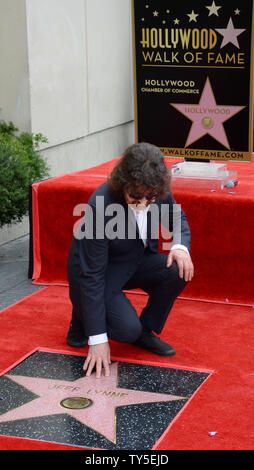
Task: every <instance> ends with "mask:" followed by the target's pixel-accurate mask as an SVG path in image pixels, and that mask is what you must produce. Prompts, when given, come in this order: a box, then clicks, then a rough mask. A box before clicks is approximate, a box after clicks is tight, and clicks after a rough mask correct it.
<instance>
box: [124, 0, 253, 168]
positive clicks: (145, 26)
mask: <svg viewBox="0 0 254 470" xmlns="http://www.w3.org/2000/svg"><path fill="white" fill-rule="evenodd" d="M132 2H133V5H132V6H133V43H134V72H135V98H136V103H135V113H136V115H135V123H136V141H137V142H149V143H152V144H154V145H157V146H158V147H159V148H160V149H161V150H162V152H163V154H164V155H165V156H171V157H179V158H185V159H188V158H191V159H193V160H233V161H251V155H252V137H253V120H252V114H253V96H252V95H253V70H252V66H253V0H241V1H240V0H237V1H234V2H232V1H230V0H207V1H204V0H192V1H189V0H188V1H187V0H178V1H175V2H172V1H170V0H132Z"/></svg>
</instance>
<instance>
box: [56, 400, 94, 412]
mask: <svg viewBox="0 0 254 470" xmlns="http://www.w3.org/2000/svg"><path fill="white" fill-rule="evenodd" d="M92 404H93V401H92V400H90V399H89V398H85V397H69V398H65V399H64V400H62V401H61V402H60V406H62V407H63V408H67V409H69V410H82V409H83V408H88V407H89V406H91V405H92Z"/></svg>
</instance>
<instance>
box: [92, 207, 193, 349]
mask: <svg viewBox="0 0 254 470" xmlns="http://www.w3.org/2000/svg"><path fill="white" fill-rule="evenodd" d="M130 207H131V209H132V210H133V212H134V213H135V217H136V221H137V225H138V229H139V234H140V237H141V239H142V240H143V243H144V245H145V247H146V246H147V212H148V211H149V208H150V205H149V206H147V207H145V208H142V209H141V210H140V209H138V208H137V207H135V206H134V205H130ZM172 250H184V251H185V252H186V253H188V254H189V250H188V248H187V247H186V246H184V245H180V244H176V245H174V244H173V245H172V247H171V251H172ZM107 341H108V336H107V333H101V334H99V335H93V336H89V339H88V344H89V346H91V345H95V344H101V343H107Z"/></svg>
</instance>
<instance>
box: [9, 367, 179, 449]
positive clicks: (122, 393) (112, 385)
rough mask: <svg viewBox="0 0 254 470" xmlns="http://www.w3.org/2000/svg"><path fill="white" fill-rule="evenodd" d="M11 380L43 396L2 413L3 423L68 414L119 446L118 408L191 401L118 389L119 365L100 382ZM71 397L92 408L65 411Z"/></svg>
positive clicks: (89, 380)
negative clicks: (87, 400) (67, 400)
mask: <svg viewBox="0 0 254 470" xmlns="http://www.w3.org/2000/svg"><path fill="white" fill-rule="evenodd" d="M7 377H8V378H9V379H11V380H13V381H14V382H16V383H18V384H19V385H22V386H23V387H25V388H27V389H29V390H30V391H32V392H33V393H35V394H37V395H39V397H38V398H35V399H34V400H32V401H30V402H29V403H26V404H24V405H22V406H19V407H18V408H15V409H13V410H11V411H7V412H6V413H4V414H2V415H1V416H0V423H3V422H6V421H15V420H19V419H28V418H35V417H40V416H47V415H54V414H61V413H65V414H66V413H67V414H68V415H71V416H72V417H73V418H75V419H77V420H78V421H80V422H81V423H83V424H85V425H86V426H88V427H89V428H91V429H93V430H94V431H96V432H98V433H100V434H102V435H103V436H104V437H106V439H108V440H110V441H112V442H113V443H116V408H117V407H118V406H124V405H134V404H138V403H155V402H167V401H168V402H170V401H174V400H186V398H187V397H180V396H176V395H170V394H163V393H153V392H143V391H137V390H129V389H125V388H120V387H118V386H117V381H118V363H114V364H112V365H111V366H110V376H109V377H104V376H102V377H101V378H100V379H96V377H95V374H92V375H91V376H90V377H82V378H80V379H77V380H75V381H73V382H68V381H64V380H55V379H41V378H37V377H24V376H19V375H7ZM70 397H83V398H88V399H89V400H90V401H91V405H90V406H89V407H88V408H84V409H66V408H63V407H62V405H61V403H62V401H63V400H64V399H67V398H70Z"/></svg>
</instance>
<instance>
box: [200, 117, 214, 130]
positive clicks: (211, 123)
mask: <svg viewBox="0 0 254 470" xmlns="http://www.w3.org/2000/svg"><path fill="white" fill-rule="evenodd" d="M201 122H202V126H203V127H204V128H205V129H212V127H213V126H214V121H213V120H212V118H211V117H204V118H203V119H202V121H201Z"/></svg>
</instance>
